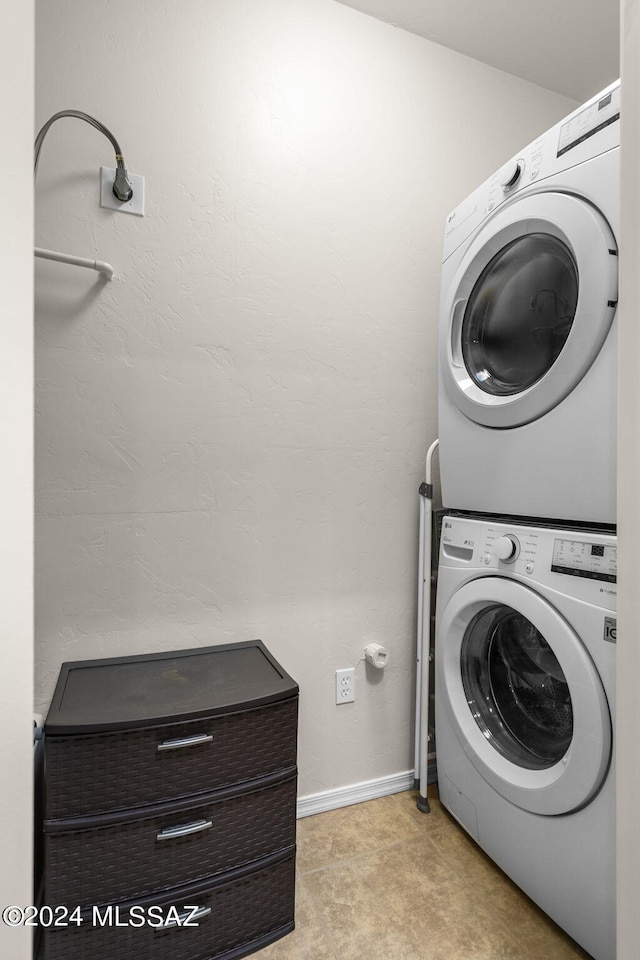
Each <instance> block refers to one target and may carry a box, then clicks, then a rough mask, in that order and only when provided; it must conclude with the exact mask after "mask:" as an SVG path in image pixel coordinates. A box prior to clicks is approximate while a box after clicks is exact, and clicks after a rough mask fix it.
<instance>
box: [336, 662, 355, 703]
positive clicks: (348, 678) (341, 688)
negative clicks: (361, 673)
mask: <svg viewBox="0 0 640 960" xmlns="http://www.w3.org/2000/svg"><path fill="white" fill-rule="evenodd" d="M355 698H356V671H355V668H354V667H347V669H346V670H336V703H353V701H354V700H355Z"/></svg>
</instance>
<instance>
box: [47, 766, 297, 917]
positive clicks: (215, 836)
mask: <svg viewBox="0 0 640 960" xmlns="http://www.w3.org/2000/svg"><path fill="white" fill-rule="evenodd" d="M295 803H296V774H295V769H294V770H290V771H289V773H288V775H287V776H286V777H285V778H283V777H282V776H279V777H270V778H267V779H266V782H265V779H263V780H260V781H258V782H250V783H249V784H245V785H243V786H242V787H241V788H240V789H239V788H237V787H235V788H233V789H232V790H230V789H227V790H219V791H216V793H215V794H213V795H209V796H207V798H206V800H205V799H204V798H203V799H202V800H201V801H200V802H199V803H198V804H195V803H194V802H193V801H182V802H181V803H178V804H177V805H176V804H174V805H173V806H169V805H166V804H165V805H164V809H161V810H159V809H158V807H156V808H154V809H151V810H147V811H143V812H140V811H138V812H137V813H134V812H133V811H132V812H131V814H130V815H129V816H127V815H122V816H120V817H114V816H113V815H111V816H106V817H105V816H103V817H102V818H84V820H80V822H79V823H78V822H74V821H72V820H59V821H48V822H47V823H45V858H46V869H47V875H48V878H49V880H48V884H47V901H48V903H49V904H55V905H57V904H66V905H69V906H74V905H80V906H82V907H85V906H87V907H90V906H92V905H93V904H100V903H107V902H111V901H117V900H130V899H133V898H135V897H144V896H145V895H148V894H151V893H153V892H154V891H156V892H158V891H163V890H166V889H167V888H170V887H174V886H179V885H181V884H184V883H187V882H189V881H192V880H199V879H202V878H204V877H211V876H213V875H215V874H218V873H221V872H223V871H225V870H229V869H231V868H232V867H237V866H240V865H242V864H245V863H248V862H250V861H253V860H257V859H259V858H260V857H263V856H266V855H267V854H270V853H275V852H277V851H279V850H283V849H285V848H287V847H291V846H293V845H294V844H295V831H296V824H295ZM97 864H99V870H98V869H96V865H97Z"/></svg>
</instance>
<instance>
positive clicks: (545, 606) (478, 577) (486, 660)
mask: <svg viewBox="0 0 640 960" xmlns="http://www.w3.org/2000/svg"><path fill="white" fill-rule="evenodd" d="M615 609H616V538H615V537H614V536H612V535H607V534H604V533H602V532H591V531H587V530H585V529H582V528H581V529H579V530H576V529H574V530H571V529H556V528H550V527H549V528H545V527H533V526H522V525H514V524H511V523H508V522H504V521H499V520H495V521H494V520H488V519H486V518H478V519H475V518H469V517H465V516H446V517H445V518H444V521H443V526H442V540H441V551H440V564H439V572H438V592H437V610H436V754H437V767H438V784H439V793H440V799H441V801H442V803H443V804H444V805H445V807H446V808H447V809H448V810H449V811H450V812H451V814H452V815H453V816H454V817H455V818H456V819H457V820H458V821H459V822H460V824H461V825H462V826H463V827H464V828H465V830H466V831H467V832H468V833H469V834H470V835H471V836H472V837H473V838H474V839H475V840H476V841H477V843H478V844H479V845H480V846H481V847H482V848H483V849H484V850H485V852H486V853H487V854H488V855H489V856H490V857H491V858H492V859H493V860H494V861H495V862H496V863H497V864H498V865H499V866H500V867H501V868H502V869H503V870H504V871H505V873H507V874H508V875H509V876H510V877H511V878H512V880H514V882H515V883H517V884H518V886H520V887H521V888H522V890H524V891H525V893H527V894H528V896H529V897H531V899H532V900H534V901H535V902H536V903H537V904H538V905H539V906H540V907H541V908H542V909H543V910H544V911H545V912H546V913H547V914H549V916H550V917H552V918H553V919H554V920H555V921H556V922H557V923H558V924H559V925H560V926H561V927H562V928H563V929H564V930H566V931H567V933H569V934H570V936H571V937H573V938H574V939H575V940H576V941H577V942H578V943H579V944H580V945H581V946H582V947H583V948H584V949H585V950H586V951H587V952H588V953H590V954H591V955H592V956H593V957H594V958H596V960H614V958H615V896H614V890H615V829H614V764H613V717H614V716H615V659H616V657H615V653H616V648H615V639H616V614H615Z"/></svg>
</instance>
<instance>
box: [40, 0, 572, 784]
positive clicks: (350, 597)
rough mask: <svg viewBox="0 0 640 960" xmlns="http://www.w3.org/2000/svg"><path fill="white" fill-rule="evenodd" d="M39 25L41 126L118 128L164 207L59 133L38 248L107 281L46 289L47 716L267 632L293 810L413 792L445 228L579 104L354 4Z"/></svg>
mask: <svg viewBox="0 0 640 960" xmlns="http://www.w3.org/2000/svg"><path fill="white" fill-rule="evenodd" d="M38 14H39V16H38V71H37V120H38V123H42V122H43V121H44V120H46V119H47V118H48V117H49V116H50V115H51V114H52V113H54V112H55V111H57V110H60V109H64V108H69V107H71V108H76V109H82V110H86V111H87V112H89V113H91V114H95V115H96V116H97V117H98V118H99V119H100V120H102V121H103V122H104V123H106V124H107V125H108V126H109V127H111V128H112V129H113V131H114V133H115V134H116V136H117V137H118V138H119V139H120V141H121V143H122V146H123V149H124V152H125V157H126V160H127V163H128V165H129V167H130V169H131V170H132V171H133V172H135V173H139V174H143V175H144V176H145V178H146V186H147V214H146V217H145V218H144V219H138V218H136V217H128V216H124V215H122V214H113V213H111V212H107V211H104V210H101V209H99V207H98V205H97V200H96V196H97V169H98V167H99V165H100V164H104V165H112V155H111V153H110V148H109V146H108V144H107V142H106V141H105V140H103V139H102V138H101V137H100V136H99V135H98V134H97V133H95V132H94V131H93V130H91V129H90V128H89V127H87V126H85V125H83V124H81V123H79V122H78V121H69V120H63V121H60V122H59V123H58V124H57V125H56V126H54V128H53V129H52V130H51V132H50V134H49V137H48V139H47V141H46V142H45V145H44V148H43V153H42V159H41V164H40V171H39V175H38V188H37V219H36V223H37V227H36V229H37V238H38V243H39V244H40V245H42V246H49V247H53V248H57V249H61V250H65V251H67V252H71V253H75V254H78V255H83V256H96V257H98V258H100V259H105V260H110V261H111V262H112V263H113V264H114V266H115V269H116V277H115V278H114V280H113V281H112V282H111V283H110V284H109V285H107V286H101V285H100V284H98V283H96V281H95V279H94V278H93V277H92V276H91V275H89V274H87V273H84V272H82V271H78V270H76V271H74V270H73V269H72V268H67V267H61V266H59V265H55V264H43V263H39V264H38V266H37V274H36V286H37V307H38V309H37V333H38V347H37V378H38V418H37V450H38V454H37V489H38V493H37V514H38V528H37V529H38V550H37V569H38V602H37V648H36V649H37V673H36V695H37V701H38V703H39V704H40V706H41V707H42V708H46V706H47V704H48V701H49V698H50V696H51V693H52V690H53V686H54V683H55V679H56V676H57V673H58V669H59V666H60V663H61V662H62V661H63V660H68V659H79V658H87V657H96V656H112V655H118V654H131V653H135V652H139V651H151V650H167V649H171V648H174V647H189V646H197V645H205V644H210V643H220V642H225V641H231V640H244V639H249V638H252V637H255V636H259V637H261V638H262V639H263V640H264V641H265V643H266V644H267V646H268V647H269V648H270V649H271V650H272V652H273V653H274V654H275V655H276V657H278V658H279V659H280V660H281V661H282V663H283V665H284V666H285V667H286V669H287V670H289V672H290V673H291V674H292V675H293V676H294V677H295V678H296V679H297V680H298V682H299V684H300V687H301V718H300V768H301V777H300V790H301V793H302V794H305V795H306V794H312V793H315V792H318V791H323V790H327V789H332V788H334V787H338V786H343V785H346V784H352V783H356V782H359V781H363V780H370V779H375V778H379V777H383V776H385V775H390V774H394V773H397V772H400V771H406V770H408V769H410V768H411V767H412V766H413V752H412V738H413V725H412V709H413V684H414V670H413V657H414V654H413V649H414V634H415V592H416V591H415V581H416V554H417V488H418V484H419V481H420V479H421V477H422V473H423V469H424V467H423V457H424V453H425V450H426V447H427V445H428V443H429V442H430V441H431V440H432V439H433V437H434V436H435V434H436V383H435V329H436V312H437V303H438V297H439V263H440V252H441V238H442V225H443V222H444V217H445V215H446V213H447V212H448V211H449V210H450V209H451V208H452V207H453V206H455V205H456V204H457V203H458V202H459V201H460V200H461V199H462V198H463V197H464V196H465V195H466V194H467V193H469V192H470V191H471V190H472V189H473V188H474V187H475V186H476V185H477V184H478V183H480V182H481V181H482V180H483V179H484V178H486V177H487V176H488V175H489V174H490V173H491V171H492V170H493V169H495V168H496V167H497V166H499V165H500V164H501V163H502V162H503V161H504V160H505V159H506V158H508V157H509V156H510V155H511V154H512V153H514V152H515V151H516V150H517V149H519V148H520V147H521V146H522V145H524V144H525V143H527V142H528V141H529V140H531V139H532V138H533V137H534V136H536V135H538V134H539V133H540V132H541V131H543V130H544V129H546V128H547V127H548V126H550V125H551V124H552V123H554V122H556V121H557V120H558V119H559V118H560V117H562V116H563V115H564V114H565V113H567V112H568V111H569V110H570V109H572V108H573V107H574V104H573V103H572V102H571V101H568V100H566V99H564V98H562V97H560V96H557V95H555V94H552V93H550V92H549V91H547V90H543V89H541V88H538V87H535V86H533V85H531V84H528V83H526V82H524V81H521V80H517V79H515V78H513V77H510V76H508V75H506V74H503V73H501V72H499V71H497V70H494V69H492V68H490V67H487V66H485V65H483V64H480V63H478V62H476V61H473V60H470V59H468V58H466V57H464V56H461V55H459V54H456V53H453V52H451V51H448V50H446V49H444V48H441V47H439V46H437V45H435V44H433V43H430V42H429V41H426V40H423V39H421V38H418V37H416V36H413V35H410V34H408V33H404V32H403V31H399V30H396V29H394V28H392V27H390V26H388V25H387V24H384V23H381V22H379V21H376V20H373V19H371V18H369V17H366V16H364V15H362V14H360V13H358V12H356V11H354V10H351V9H349V8H347V7H345V6H343V5H341V4H338V3H335V2H333V0H304V2H301V0H183V2H180V3H177V2H174V0H153V2H146V0H112V2H109V3H100V2H98V0H93V2H91V3H86V2H84V0H56V3H55V4H52V3H48V2H41V3H40V4H39V7H38ZM370 640H375V641H378V642H381V643H383V644H385V645H386V646H387V647H388V649H389V651H390V663H389V666H388V668H387V669H386V670H385V673H384V676H382V677H381V676H376V677H375V678H371V677H370V676H369V675H368V674H367V673H366V671H365V665H364V663H359V658H360V657H361V655H362V652H363V649H364V646H365V644H366V643H367V642H368V641H370ZM356 664H357V670H356V697H357V699H356V702H355V704H353V705H350V706H341V707H336V706H335V704H334V672H335V670H336V669H337V668H340V667H346V666H349V665H356Z"/></svg>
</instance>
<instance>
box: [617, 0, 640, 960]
mask: <svg viewBox="0 0 640 960" xmlns="http://www.w3.org/2000/svg"><path fill="white" fill-rule="evenodd" d="M621 39H622V109H621V140H620V192H621V195H622V197H623V200H624V202H623V203H622V205H621V210H620V309H619V327H618V331H619V333H618V344H619V353H618V557H619V564H618V569H619V571H620V576H619V585H618V645H617V658H618V677H617V711H616V724H617V726H616V731H617V744H616V750H617V781H616V788H617V794H616V795H617V807H616V829H617V843H616V851H617V906H618V952H617V958H618V960H636V958H637V956H638V942H639V941H640V923H639V917H638V895H639V892H640V868H639V867H638V864H640V819H639V818H638V796H639V795H640V763H639V762H638V741H639V739H640V697H638V676H640V629H639V626H638V625H639V624H640V592H639V591H638V542H639V540H640V511H639V510H638V496H639V491H640V444H639V442H638V438H639V437H640V393H639V392H638V357H639V356H640V323H639V322H638V321H639V320H640V307H639V304H640V273H639V271H638V262H639V261H640V232H639V229H638V227H639V224H640V182H639V180H638V170H639V169H640V3H638V0H624V2H623V3H622V38H621Z"/></svg>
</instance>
